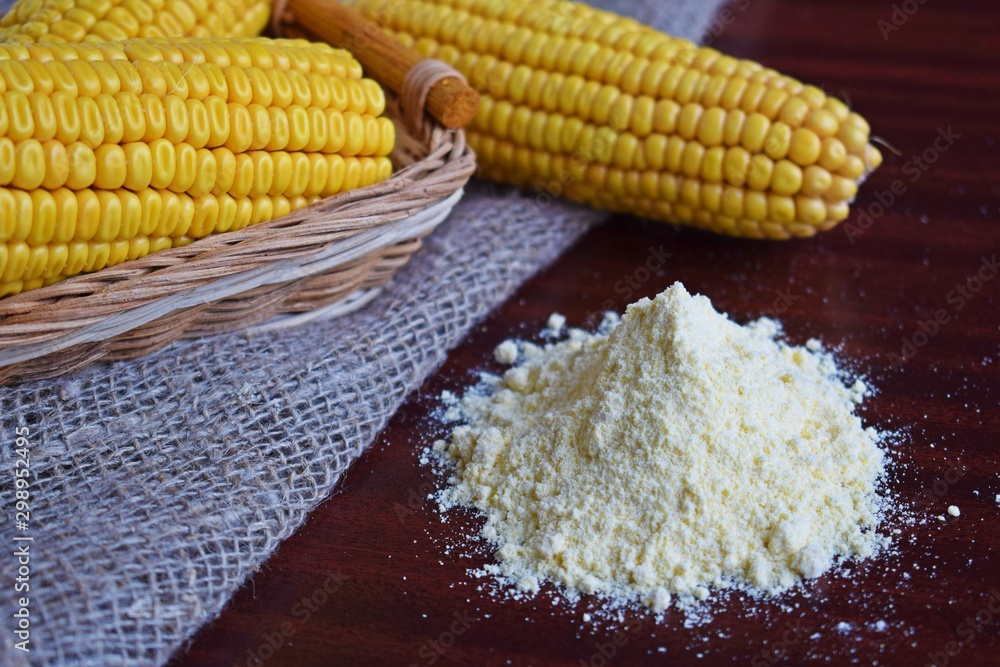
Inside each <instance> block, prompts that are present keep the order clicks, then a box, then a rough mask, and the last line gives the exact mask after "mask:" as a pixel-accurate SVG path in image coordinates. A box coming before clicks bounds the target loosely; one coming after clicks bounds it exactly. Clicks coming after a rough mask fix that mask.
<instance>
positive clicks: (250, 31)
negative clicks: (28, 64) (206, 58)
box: [0, 0, 271, 43]
mask: <svg viewBox="0 0 1000 667" xmlns="http://www.w3.org/2000/svg"><path fill="white" fill-rule="evenodd" d="M270 14H271V0H17V2H16V3H15V4H14V6H13V7H11V9H10V11H8V12H7V14H6V15H5V16H4V17H3V18H2V19H0V42H22V43H32V42H57V41H59V42H106V41H120V40H125V39H131V38H133V37H173V38H176V37H256V36H257V35H259V34H260V32H261V31H262V30H263V29H264V27H265V26H266V25H267V21H268V19H269V18H270Z"/></svg>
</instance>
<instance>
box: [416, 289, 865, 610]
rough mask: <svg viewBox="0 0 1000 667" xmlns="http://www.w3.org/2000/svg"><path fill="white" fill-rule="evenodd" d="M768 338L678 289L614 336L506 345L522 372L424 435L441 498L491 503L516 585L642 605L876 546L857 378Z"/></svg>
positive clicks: (497, 538) (784, 577)
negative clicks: (845, 380)
mask: <svg viewBox="0 0 1000 667" xmlns="http://www.w3.org/2000/svg"><path fill="white" fill-rule="evenodd" d="M777 333H778V329H777V325H776V324H775V323H774V322H772V321H770V320H761V321H759V322H756V323H753V324H751V325H748V326H740V325H737V324H735V323H734V322H732V321H730V320H729V319H727V318H726V317H725V316H724V315H721V314H719V313H717V312H716V311H715V310H714V309H713V308H712V305H711V303H710V302H709V301H708V299H706V298H705V297H703V296H691V295H690V294H688V293H687V291H686V290H685V289H684V287H683V286H682V285H680V284H679V283H677V284H675V285H674V286H673V287H671V288H669V289H668V290H666V291H665V292H663V293H662V294H660V295H659V296H657V297H656V298H655V299H653V300H649V299H643V300H641V301H639V302H637V303H635V304H633V305H631V306H629V308H628V310H627V312H626V314H625V316H624V318H623V319H622V320H621V322H620V324H618V325H617V326H616V327H614V328H613V331H611V333H610V334H609V335H606V334H604V333H600V332H599V333H596V334H588V333H584V332H582V331H579V330H576V331H571V335H570V337H569V339H568V340H565V341H563V342H558V343H553V344H550V345H547V346H545V347H539V346H535V345H531V344H525V343H522V344H520V345H518V347H517V348H516V349H515V350H513V351H512V350H511V347H510V345H509V344H507V343H505V344H504V349H503V350H498V354H497V357H498V359H499V358H503V359H504V360H506V361H510V362H514V363H517V362H516V361H515V360H517V359H519V360H520V363H519V365H516V366H514V367H513V368H511V369H510V370H508V371H507V372H506V374H505V375H504V376H503V377H502V378H496V377H493V378H492V379H487V380H486V381H485V383H486V384H485V386H483V387H480V388H479V389H478V390H474V391H471V392H469V393H468V394H467V395H466V396H465V397H464V398H462V399H461V400H460V401H457V402H456V404H455V405H454V406H453V409H452V410H451V411H450V412H451V413H452V414H451V416H452V417H458V418H460V419H461V420H462V421H463V422H465V423H464V425H461V426H458V427H457V428H455V429H454V431H453V432H452V435H451V438H450V441H448V442H445V441H439V442H437V443H436V444H435V450H436V451H437V452H438V453H439V454H440V455H441V456H443V457H444V459H445V460H446V461H447V462H449V463H450V464H451V465H453V466H454V475H453V477H452V478H451V480H450V484H449V487H448V488H447V489H445V490H444V491H443V492H442V494H441V499H442V503H443V505H444V506H445V507H448V506H454V505H468V506H472V507H475V508H478V509H479V510H481V511H482V512H483V513H484V514H485V516H486V524H485V527H484V528H483V531H482V535H483V537H485V538H486V539H487V540H489V541H490V542H491V543H493V544H494V545H495V546H496V559H497V564H496V565H495V566H491V567H492V568H493V572H494V573H495V574H497V575H499V576H501V577H502V578H503V579H505V580H509V581H511V582H514V583H516V585H517V587H518V588H519V589H521V590H522V591H528V592H531V591H536V590H538V586H539V583H540V581H541V580H551V581H554V582H556V583H557V584H561V585H562V587H563V588H564V590H565V591H566V592H567V593H569V594H570V595H571V596H573V595H575V594H576V593H579V592H582V593H596V594H598V595H601V596H604V597H610V598H617V599H620V600H625V601H639V602H641V603H642V604H644V605H646V606H647V607H649V608H651V609H653V610H654V611H661V610H663V609H664V608H666V607H667V606H668V605H669V604H670V602H671V596H672V595H674V596H678V595H679V596H680V598H679V600H687V601H694V600H703V599H705V598H707V597H708V596H709V594H710V590H709V589H710V588H727V587H731V586H738V587H741V588H744V589H749V590H751V591H757V592H761V593H764V594H770V593H777V592H780V591H782V590H784V589H786V588H788V587H789V586H792V585H794V584H796V583H797V582H799V581H800V580H802V579H803V578H813V577H818V576H819V575H821V574H823V573H824V572H825V571H827V570H828V569H829V568H830V567H831V566H832V565H833V564H834V561H835V559H838V558H841V557H843V558H850V557H858V558H864V557H867V556H869V555H871V554H873V553H874V551H875V550H877V549H878V548H879V547H880V546H881V545H882V544H883V542H884V538H882V537H881V536H879V535H878V534H877V533H876V532H875V530H874V528H875V524H876V522H877V520H878V518H879V516H880V505H881V501H880V498H879V496H878V495H877V493H876V484H877V483H878V481H879V479H880V477H881V475H882V473H883V454H882V451H881V450H880V449H879V448H878V446H877V444H876V440H877V437H878V436H877V434H876V432H875V431H874V430H872V429H865V428H864V427H863V426H862V425H861V421H860V419H859V418H858V417H856V416H855V415H854V414H853V409H854V407H855V405H856V404H857V403H859V402H860V401H861V399H862V397H863V394H864V392H865V386H864V384H863V383H862V382H860V381H858V382H856V383H854V384H853V386H851V387H850V388H848V387H845V386H844V385H843V384H842V382H841V381H840V380H838V376H839V372H838V369H837V368H836V366H835V364H834V362H833V360H832V358H831V357H829V355H825V354H823V353H821V352H819V348H818V345H817V344H816V342H815V341H810V344H809V345H808V346H807V348H808V349H807V348H802V347H791V346H788V345H785V344H783V343H781V342H778V341H776V340H775V336H776V334H777Z"/></svg>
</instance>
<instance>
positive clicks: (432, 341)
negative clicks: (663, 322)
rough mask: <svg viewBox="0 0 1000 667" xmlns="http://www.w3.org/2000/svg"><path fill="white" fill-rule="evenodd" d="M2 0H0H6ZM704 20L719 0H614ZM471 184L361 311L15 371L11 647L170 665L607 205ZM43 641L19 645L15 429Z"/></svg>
mask: <svg viewBox="0 0 1000 667" xmlns="http://www.w3.org/2000/svg"><path fill="white" fill-rule="evenodd" d="M3 2H4V0H0V6H2V3H3ZM603 4H605V5H606V6H608V7H609V8H613V9H617V10H618V11H623V12H626V13H631V14H633V15H634V16H637V17H639V18H641V19H644V20H646V21H648V22H650V23H654V24H656V25H658V26H660V27H662V28H664V29H666V30H668V31H670V32H672V33H674V34H682V35H688V36H696V35H698V34H700V33H701V32H702V28H703V27H704V26H706V25H707V24H708V20H709V18H710V15H711V13H712V12H713V10H714V9H715V8H716V7H717V2H716V0H713V1H711V2H699V1H698V0H671V1H669V2H662V1H661V2H655V1H654V0H642V1H641V2H638V3H630V2H625V1H620V2H614V1H610V2H605V3H603ZM546 204H548V202H547V200H545V199H542V200H539V199H536V198H534V197H531V196H526V195H521V194H517V193H514V192H511V191H509V190H506V189H501V188H495V187H493V186H488V185H480V184H473V185H472V186H470V188H469V189H468V193H467V196H466V198H465V199H464V201H463V202H462V203H461V204H460V205H459V206H458V207H457V209H456V210H455V211H454V213H453V214H452V216H451V218H450V219H449V221H447V222H446V223H445V224H444V225H443V226H442V227H441V228H440V229H439V230H438V231H437V232H435V234H433V235H432V236H431V237H430V238H429V239H428V240H427V242H426V245H425V247H424V248H423V249H422V250H421V251H420V252H419V253H418V254H417V255H416V256H415V257H414V259H413V261H412V262H411V263H410V264H409V265H408V266H407V267H405V268H404V269H403V270H402V271H401V272H400V273H399V274H398V276H397V277H396V278H395V279H394V280H393V282H392V283H391V284H390V286H389V287H387V288H386V290H385V292H384V293H383V294H382V295H380V296H379V297H378V298H377V299H376V300H375V301H373V302H372V303H371V304H370V305H368V306H367V307H366V308H365V309H364V310H363V311H361V312H358V313H356V314H354V315H351V316H348V317H346V318H343V319H340V320H334V321H329V322H323V323H313V324H308V325H303V326H301V327H298V328H294V329H288V330H281V331H277V332H271V333H258V334H252V335H245V334H239V333H234V334H233V335H230V336H219V337H214V338H208V339H204V340H199V341H195V342H188V343H182V344H176V345H173V346H171V347H169V348H168V349H165V350H163V351H162V352H160V353H158V354H155V355H152V356H149V357H146V358H144V359H141V360H138V361H130V362H121V363H113V364H102V365H98V366H96V367H93V368H90V369H88V370H85V371H83V372H79V373H76V374H73V375H72V376H69V377H66V378H65V379H62V380H58V381H50V382H40V383H34V384H28V385H23V386H19V387H16V388H0V406H2V410H0V466H2V470H3V471H4V472H3V473H2V476H0V507H2V510H3V512H2V514H0V544H3V545H5V546H3V547H2V548H0V553H2V554H3V555H0V589H2V591H3V594H2V596H0V619H2V620H0V637H2V640H0V641H2V643H0V665H10V666H15V665H28V664H30V665H88V666H93V667H105V666H109V665H156V664H161V663H163V662H164V661H165V660H167V658H168V657H169V656H170V655H171V654H172V653H173V652H174V651H175V650H176V649H177V648H178V647H179V646H181V645H182V643H183V642H184V640H185V639H187V638H188V637H190V636H191V635H192V634H193V633H194V632H195V631H196V630H197V629H198V628H199V626H201V625H202V624H203V623H205V622H206V621H208V620H210V619H211V618H213V617H214V616H216V615H217V614H218V613H219V611H220V610H221V609H222V607H223V606H224V605H225V604H226V601H227V600H229V598H230V597H231V596H232V595H233V593H234V592H235V591H236V589H237V588H238V587H239V586H240V584H242V583H243V582H244V581H245V580H246V578H247V576H248V575H250V574H251V573H252V572H254V571H255V570H257V569H258V568H259V567H260V565H261V563H263V562H264V561H265V560H266V559H267V557H268V556H269V555H270V554H271V552H272V551H274V549H275V548H276V547H277V546H278V544H279V543H280V542H281V541H282V540H283V539H285V538H287V537H288V536H289V535H290V534H291V533H292V532H293V531H294V530H295V529H296V528H297V527H298V526H299V525H300V524H301V523H302V522H303V520H304V519H305V517H306V514H308V512H309V511H310V510H311V509H312V508H313V507H315V506H316V504H317V503H319V502H320V501H321V500H322V499H323V498H325V497H326V496H328V495H329V494H330V493H331V492H332V491H333V490H334V488H335V487H336V485H337V481H338V480H339V479H340V477H341V475H343V473H344V471H345V470H346V469H347V467H348V466H349V465H350V464H351V462H352V461H353V460H354V459H355V458H356V457H357V456H358V455H359V454H361V452H362V451H364V449H365V448H366V447H367V446H368V445H369V443H370V442H371V441H372V439H373V438H374V436H375V435H376V434H377V433H378V431H379V430H380V429H381V428H382V427H383V426H384V425H385V423H386V422H387V420H388V419H389V418H390V416H391V415H392V414H393V412H395V410H396V409H397V408H398V406H399V405H400V403H401V402H402V401H403V399H404V398H405V396H406V395H407V393H408V392H410V391H411V390H412V389H414V388H415V387H417V386H418V385H419V384H420V383H421V381H422V380H423V379H424V378H425V377H426V376H427V375H428V374H429V373H430V372H431V371H432V370H434V368H436V367H437V366H438V365H439V364H440V363H441V362H442V360H443V359H444V357H445V354H446V352H447V350H449V349H450V348H452V347H453V346H454V345H455V344H457V343H458V342H459V340H461V338H462V337H463V336H464V335H465V333H466V332H467V331H468V330H469V328H470V327H471V326H472V325H473V324H475V323H476V322H477V321H478V320H479V319H481V318H482V317H483V316H484V315H486V313H487V312H489V310H490V309H491V308H493V307H494V306H496V305H497V304H499V303H500V302H502V301H503V300H504V299H505V298H506V297H507V296H508V295H510V293H511V292H512V291H513V290H514V289H515V288H516V287H517V286H518V285H519V284H520V283H522V282H523V281H524V280H525V279H527V278H528V277H529V276H531V275H532V274H534V273H535V272H536V271H538V270H539V269H540V268H541V267H543V266H545V265H546V264H547V263H549V262H551V261H552V260H553V259H554V258H555V257H556V256H557V255H558V254H559V253H560V252H562V251H563V250H564V249H566V248H567V247H568V246H569V245H570V244H571V243H572V242H573V241H574V240H575V239H577V238H578V237H579V236H580V234H581V233H583V232H584V231H585V230H586V229H587V228H588V226H589V225H591V224H593V223H595V222H597V221H598V220H600V219H601V217H602V216H601V215H600V214H598V213H596V212H594V211H590V210H585V209H581V208H578V207H575V206H571V205H567V204H563V203H554V204H550V205H546ZM20 426H27V427H29V429H30V432H31V434H30V437H29V440H30V442H31V473H32V487H31V498H30V503H31V522H30V525H31V528H30V533H27V534H30V535H31V536H32V537H33V538H34V541H33V542H31V543H30V553H31V561H30V568H31V573H30V592H29V593H27V595H28V596H29V598H30V613H31V644H30V646H31V649H32V650H31V652H30V653H28V654H25V653H23V652H21V651H18V650H15V649H14V647H13V642H14V641H15V637H14V635H13V629H14V621H13V618H12V613H13V610H14V609H15V604H16V600H17V598H18V597H20V596H21V595H23V594H22V593H15V591H14V583H15V582H14V577H15V576H16V569H17V563H16V559H15V557H14V556H13V555H12V554H13V551H14V549H15V544H16V543H15V541H14V537H15V536H16V535H24V534H25V533H21V532H19V531H18V530H17V529H16V528H15V520H14V519H15V517H14V512H15V508H14V503H15V499H14V482H13V479H14V470H15V464H14V459H15V453H14V449H15V447H14V442H15V438H16V435H15V428H17V427H20Z"/></svg>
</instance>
